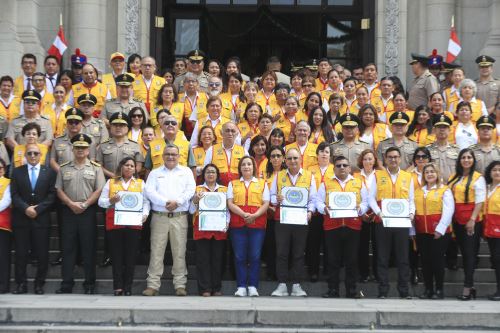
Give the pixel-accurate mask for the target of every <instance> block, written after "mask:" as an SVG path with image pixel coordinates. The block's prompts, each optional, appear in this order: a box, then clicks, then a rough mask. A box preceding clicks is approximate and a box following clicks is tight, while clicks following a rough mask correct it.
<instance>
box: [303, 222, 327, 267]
mask: <svg viewBox="0 0 500 333" xmlns="http://www.w3.org/2000/svg"><path fill="white" fill-rule="evenodd" d="M323 240H324V235H323V215H321V214H318V215H313V216H312V218H311V223H309V230H308V232H307V245H306V264H307V269H308V272H309V274H310V275H314V274H316V275H318V274H319V262H320V252H321V245H322V244H323Z"/></svg>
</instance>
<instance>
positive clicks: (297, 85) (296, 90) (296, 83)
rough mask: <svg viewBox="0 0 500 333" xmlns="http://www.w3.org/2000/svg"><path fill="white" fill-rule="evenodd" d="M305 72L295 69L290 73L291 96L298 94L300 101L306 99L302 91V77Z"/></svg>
mask: <svg viewBox="0 0 500 333" xmlns="http://www.w3.org/2000/svg"><path fill="white" fill-rule="evenodd" d="M303 77H304V73H303V72H302V71H300V70H299V71H295V72H293V73H292V74H291V75H290V86H291V89H290V96H297V98H298V99H299V101H301V100H304V99H305V98H306V96H305V95H304V92H303V91H302V79H303Z"/></svg>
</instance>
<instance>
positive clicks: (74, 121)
mask: <svg viewBox="0 0 500 333" xmlns="http://www.w3.org/2000/svg"><path fill="white" fill-rule="evenodd" d="M67 123H68V125H72V126H76V125H78V124H79V123H80V122H79V121H78V120H68V121H67Z"/></svg>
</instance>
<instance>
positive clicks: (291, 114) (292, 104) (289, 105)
mask: <svg viewBox="0 0 500 333" xmlns="http://www.w3.org/2000/svg"><path fill="white" fill-rule="evenodd" d="M298 111H299V102H298V100H297V97H293V96H289V97H288V98H287V99H286V103H285V115H284V116H283V117H281V118H280V119H278V121H277V122H276V123H275V128H279V129H281V130H282V131H283V133H284V134H285V138H286V142H287V143H293V142H295V133H294V131H295V126H296V125H297V124H298V122H299V121H301V120H306V119H307V118H304V117H305V116H304V114H303V113H299V112H298Z"/></svg>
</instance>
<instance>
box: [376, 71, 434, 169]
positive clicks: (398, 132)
mask: <svg viewBox="0 0 500 333" xmlns="http://www.w3.org/2000/svg"><path fill="white" fill-rule="evenodd" d="M431 75H432V74H431ZM409 122H410V117H408V115H407V114H406V113H405V112H394V113H393V114H392V115H391V117H390V118H389V123H390V124H391V132H392V138H387V139H385V140H382V141H381V142H380V143H379V145H378V147H377V157H378V160H379V166H380V167H381V168H382V167H383V165H382V163H383V162H382V161H383V160H384V156H385V151H386V150H387V148H389V147H397V148H399V151H400V153H401V165H400V167H401V169H402V170H406V169H408V168H409V167H411V166H413V153H414V152H415V149H417V147H418V144H417V143H416V142H415V141H413V140H410V139H408V138H407V137H406V135H405V134H406V130H407V129H408V123H409Z"/></svg>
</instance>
